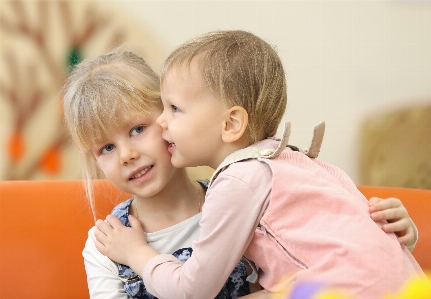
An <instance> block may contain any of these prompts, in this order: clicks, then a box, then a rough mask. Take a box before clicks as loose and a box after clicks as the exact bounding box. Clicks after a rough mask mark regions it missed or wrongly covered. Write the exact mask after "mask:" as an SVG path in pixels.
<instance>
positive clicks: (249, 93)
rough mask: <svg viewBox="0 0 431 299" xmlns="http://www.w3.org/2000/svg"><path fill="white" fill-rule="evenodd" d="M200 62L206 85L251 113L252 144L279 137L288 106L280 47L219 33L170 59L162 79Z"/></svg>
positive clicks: (249, 35) (191, 44) (182, 47)
mask: <svg viewBox="0 0 431 299" xmlns="http://www.w3.org/2000/svg"><path fill="white" fill-rule="evenodd" d="M192 61H197V63H198V64H199V65H198V67H199V69H200V70H201V73H202V76H204V80H205V83H206V85H207V87H208V88H209V90H211V91H212V92H213V93H214V95H215V96H217V97H220V99H221V100H222V101H224V103H225V104H227V105H228V106H230V107H233V106H241V107H243V108H244V109H245V110H246V111H247V113H248V118H249V124H248V128H247V131H246V134H247V137H248V140H249V143H250V144H252V143H255V142H257V141H260V140H263V139H265V138H267V137H270V136H274V135H275V134H276V132H277V128H278V125H279V123H280V121H281V119H282V117H283V114H284V111H285V108H286V104H287V93H286V78H285V72H284V69H283V65H282V63H281V60H280V58H279V56H278V54H277V52H276V51H275V49H274V48H273V47H272V46H271V45H270V44H268V43H267V42H265V41H264V40H262V39H261V38H259V37H257V36H256V35H254V34H252V33H250V32H246V31H214V32H209V33H206V34H204V35H201V36H199V37H197V38H194V39H191V40H189V41H187V42H185V43H183V44H182V45H180V46H179V47H178V48H177V49H176V50H174V51H173V52H172V53H171V54H170V55H169V57H168V58H167V59H166V61H165V63H164V65H163V68H162V72H161V79H162V83H163V79H164V76H165V75H166V73H167V72H168V71H169V70H170V68H171V67H173V66H185V67H186V68H187V69H189V67H190V64H191V63H192Z"/></svg>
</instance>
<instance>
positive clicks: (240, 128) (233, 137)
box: [222, 106, 248, 143]
mask: <svg viewBox="0 0 431 299" xmlns="http://www.w3.org/2000/svg"><path fill="white" fill-rule="evenodd" d="M247 126H248V113H247V111H246V110H245V109H244V108H243V107H241V106H234V107H232V108H230V109H228V110H227V111H226V119H225V123H224V127H223V132H222V140H223V141H224V142H226V143H232V142H235V141H238V140H239V139H240V138H241V137H243V136H244V133H245V131H246V129H247Z"/></svg>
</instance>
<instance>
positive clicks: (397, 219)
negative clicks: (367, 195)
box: [369, 197, 416, 247]
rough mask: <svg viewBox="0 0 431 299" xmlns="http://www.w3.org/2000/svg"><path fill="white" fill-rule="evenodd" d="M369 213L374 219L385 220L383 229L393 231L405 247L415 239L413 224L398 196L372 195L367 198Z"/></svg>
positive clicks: (388, 231)
mask: <svg viewBox="0 0 431 299" xmlns="http://www.w3.org/2000/svg"><path fill="white" fill-rule="evenodd" d="M369 206H370V214H371V218H372V219H373V220H374V221H380V220H386V221H387V222H388V223H387V224H384V225H383V230H384V231H385V232H387V233H390V232H393V233H395V234H396V235H397V236H398V241H399V242H400V243H401V244H405V245H406V246H407V247H409V246H411V245H413V244H414V243H415V241H416V238H415V234H414V230H413V225H412V222H411V220H410V217H409V214H408V212H407V209H406V208H405V207H404V205H403V204H402V202H401V201H400V200H399V199H398V198H387V199H381V198H378V197H372V198H371V199H370V200H369Z"/></svg>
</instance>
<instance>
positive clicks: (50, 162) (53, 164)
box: [40, 146, 61, 175]
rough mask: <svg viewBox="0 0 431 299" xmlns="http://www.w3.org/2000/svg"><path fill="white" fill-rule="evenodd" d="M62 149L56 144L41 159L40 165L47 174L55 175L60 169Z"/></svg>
mask: <svg viewBox="0 0 431 299" xmlns="http://www.w3.org/2000/svg"><path fill="white" fill-rule="evenodd" d="M60 160H61V158H60V150H59V148H58V147H56V146H54V147H51V148H50V149H48V151H46V152H45V154H44V156H43V157H42V159H41V160H40V167H41V168H42V170H43V171H45V172H46V173H47V174H50V175H55V174H57V173H58V172H59V171H60V168H61V165H60V164H61V163H60Z"/></svg>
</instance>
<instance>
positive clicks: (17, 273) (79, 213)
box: [0, 180, 431, 299]
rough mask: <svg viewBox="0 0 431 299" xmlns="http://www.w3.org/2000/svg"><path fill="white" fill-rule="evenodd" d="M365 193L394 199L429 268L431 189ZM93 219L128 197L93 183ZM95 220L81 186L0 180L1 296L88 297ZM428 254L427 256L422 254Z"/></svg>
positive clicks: (421, 260)
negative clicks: (85, 252) (87, 257)
mask: <svg viewBox="0 0 431 299" xmlns="http://www.w3.org/2000/svg"><path fill="white" fill-rule="evenodd" d="M359 189H360V190H361V191H362V192H363V193H364V194H365V195H366V197H367V198H369V197H370V196H373V195H374V196H380V197H398V198H400V199H401V200H402V201H403V204H404V205H405V206H406V207H407V209H408V211H409V214H410V216H411V217H412V219H413V220H414V222H415V223H416V225H417V227H418V229H419V242H418V244H417V246H416V248H415V250H414V251H413V255H414V256H415V257H416V259H417V260H418V262H419V264H421V266H422V267H423V268H424V269H430V270H431V259H429V258H428V256H429V252H431V225H430V220H429V219H430V215H431V190H418V189H402V188H384V187H365V186H360V187H359ZM95 198H96V208H97V211H98V213H97V218H102V219H104V217H105V216H106V215H107V214H108V213H109V212H110V211H111V209H112V208H113V207H114V206H115V205H116V204H117V203H118V202H120V201H123V200H125V199H127V198H130V194H126V193H123V192H120V191H118V190H117V189H116V188H115V187H113V186H112V185H111V184H110V183H109V182H108V181H106V180H100V181H98V182H97V183H96V187H95ZM93 225H94V219H93V216H92V214H91V210H90V207H89V204H88V202H87V199H86V196H85V192H84V188H83V185H82V182H81V181H79V180H76V181H3V182H0V269H2V271H0V295H1V296H0V297H1V298H14V299H20V298H23V299H28V298H32V299H39V298H40V299H54V298H55V299H56V298H64V299H68V298H70V299H72V298H73V299H80V298H88V297H89V295H88V289H87V282H86V275H85V269H84V264H83V258H82V255H81V252H82V249H83V247H84V243H85V240H86V239H87V232H88V230H89V229H90V228H91V227H92V226H93ZM427 254H428V255H427Z"/></svg>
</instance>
